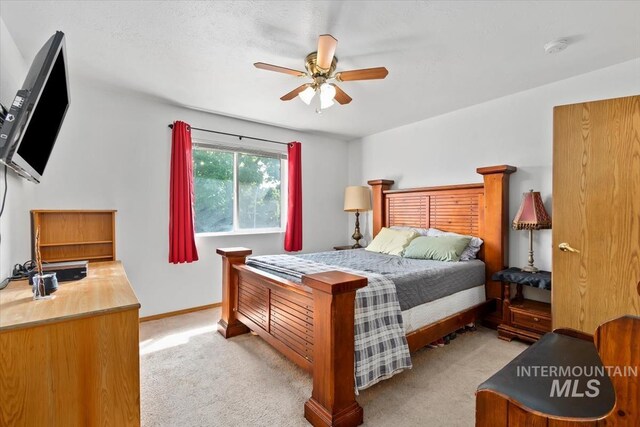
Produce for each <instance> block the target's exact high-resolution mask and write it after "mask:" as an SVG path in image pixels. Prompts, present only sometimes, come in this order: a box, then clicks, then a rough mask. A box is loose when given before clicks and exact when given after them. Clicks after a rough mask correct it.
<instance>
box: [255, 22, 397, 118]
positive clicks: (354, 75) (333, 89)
mask: <svg viewBox="0 0 640 427" xmlns="http://www.w3.org/2000/svg"><path fill="white" fill-rule="evenodd" d="M337 45H338V40H336V39H335V38H334V37H333V36H332V35H331V34H323V35H321V36H320V37H318V50H317V51H316V52H311V53H310V54H309V55H307V58H306V59H305V68H306V70H307V71H298V70H292V69H291V68H286V67H279V66H277V65H271V64H265V63H264V62H256V63H255V64H253V65H254V66H255V67H256V68H260V69H261V70H267V71H276V72H278V73H285V74H289V75H292V76H296V77H308V78H310V79H312V82H309V83H304V84H302V85H300V86H298V87H297V88H295V89H294V90H292V91H291V92H289V93H287V94H286V95H284V96H282V97H281V98H280V99H281V100H283V101H290V100H292V99H293V98H295V97H296V96H297V97H299V98H300V99H301V100H302V101H303V102H304V103H305V104H307V105H310V104H311V101H312V100H313V98H314V97H315V95H316V93H318V94H319V98H320V106H319V108H318V109H316V112H318V113H320V112H321V111H322V110H324V109H325V108H329V107H331V106H332V105H333V104H334V102H333V101H334V100H335V101H338V103H340V104H348V103H350V102H351V100H352V99H351V97H350V96H349V95H347V94H346V93H345V92H344V91H343V90H342V89H340V87H338V85H336V84H335V83H328V82H329V81H331V80H336V81H339V82H349V81H354V80H374V79H384V78H385V77H387V74H389V71H387V69H386V68H385V67H377V68H365V69H361V70H350V71H340V72H337V73H336V72H335V71H336V65H337V64H338V58H336V57H335V52H336V46H337Z"/></svg>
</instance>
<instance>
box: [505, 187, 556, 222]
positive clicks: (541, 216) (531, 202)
mask: <svg viewBox="0 0 640 427" xmlns="http://www.w3.org/2000/svg"><path fill="white" fill-rule="evenodd" d="M512 226H513V229H514V230H540V229H543V228H551V217H550V216H549V214H548V213H547V211H546V209H545V208H544V204H543V203H542V197H540V192H539V191H533V190H530V191H529V192H528V193H523V194H522V203H521V204H520V209H519V210H518V213H517V214H516V217H515V218H514V219H513V223H512Z"/></svg>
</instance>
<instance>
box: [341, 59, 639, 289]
mask: <svg viewBox="0 0 640 427" xmlns="http://www.w3.org/2000/svg"><path fill="white" fill-rule="evenodd" d="M638 94H640V59H636V60H634V61H630V62H626V63H623V64H619V65H615V66H612V67H609V68H605V69H602V70H598V71H595V72H591V73H588V74H584V75H581V76H577V77H573V78H570V79H567V80H562V81H559V82H556V83H553V84H549V85H545V86H542V87H538V88H535V89H531V90H528V91H525V92H520V93H517V94H514V95H511V96H507V97H503V98H499V99H496V100H493V101H490V102H486V103H483V104H479V105H475V106H472V107H469V108H465V109H462V110H459V111H455V112H452V113H449V114H445V115H442V116H438V117H434V118H431V119H427V120H423V121H420V122H417V123H412V124H409V125H406V126H402V127H399V128H395V129H392V130H389V131H386V132H381V133H378V134H374V135H371V136H367V137H365V138H362V139H359V140H356V141H353V142H350V143H349V165H350V169H349V185H357V184H366V181H367V180H370V179H377V178H387V179H393V180H395V181H396V183H395V188H409V187H420V186H431V185H444V184H463V183H470V182H481V180H482V178H481V176H480V175H477V174H476V172H475V170H476V168H477V167H479V166H490V165H498V164H510V165H513V166H517V167H518V172H516V173H515V174H513V175H511V191H510V209H509V217H510V218H513V216H514V215H515V214H516V212H517V209H518V207H519V205H520V200H521V197H522V196H521V194H522V193H523V192H525V191H528V190H529V189H531V188H532V189H534V190H537V191H540V192H541V193H542V197H543V200H545V206H546V208H547V210H548V211H549V213H551V203H552V200H551V184H552V183H551V166H552V144H553V128H552V126H553V107H554V106H556V105H563V104H573V103H577V102H582V101H590V100H597V99H606V98H616V97H622V96H628V95H638ZM368 216H369V218H368V220H369V221H367V226H366V231H367V233H368V234H367V238H368V239H370V238H371V236H370V230H371V225H370V220H371V218H370V217H371V215H368ZM348 230H349V231H350V232H352V230H353V225H352V223H351V222H350V224H349V228H348ZM534 236H535V239H534V251H535V258H536V265H537V266H538V267H539V268H542V269H545V270H550V269H551V230H541V231H538V232H535V234H534ZM509 245H510V250H509V260H510V264H511V265H513V266H520V265H525V264H526V262H527V254H528V233H526V232H524V231H510V237H509ZM543 295H544V294H540V293H535V295H534V294H532V295H530V296H531V297H533V298H536V297H543Z"/></svg>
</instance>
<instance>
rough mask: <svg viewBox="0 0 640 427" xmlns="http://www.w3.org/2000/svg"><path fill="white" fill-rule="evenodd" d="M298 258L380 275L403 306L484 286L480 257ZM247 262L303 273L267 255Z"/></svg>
mask: <svg viewBox="0 0 640 427" xmlns="http://www.w3.org/2000/svg"><path fill="white" fill-rule="evenodd" d="M293 256H294V257H296V258H300V259H304V260H307V261H312V262H315V263H320V264H324V265H328V266H333V267H335V268H336V270H340V269H341V268H347V269H351V270H358V271H362V272H367V273H375V274H380V275H382V276H384V277H386V278H388V279H390V280H391V281H392V282H393V283H394V284H395V286H396V292H397V295H398V300H399V302H400V309H401V310H402V311H406V310H409V309H411V308H413V307H417V306H419V305H422V304H425V303H429V302H432V301H436V300H439V299H441V298H444V297H446V296H449V295H453V294H456V293H458V292H461V291H464V290H467V289H471V288H475V287H478V286H481V285H484V282H485V265H484V263H483V262H482V261H480V260H472V261H460V262H444V261H433V260H418V259H409V258H403V257H400V256H396V255H386V254H379V253H376V252H369V251H366V250H364V249H356V250H345V251H329V252H318V253H312V254H302V255H293ZM247 265H250V266H253V267H256V268H259V269H263V270H266V271H269V272H270V273H273V274H276V275H278V276H280V277H283V278H285V279H288V280H291V281H294V282H297V283H299V282H300V275H292V274H290V272H289V274H287V271H286V269H281V268H276V267H275V266H272V265H269V261H268V257H260V256H256V257H249V258H248V259H247Z"/></svg>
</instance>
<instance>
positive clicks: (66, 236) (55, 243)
mask: <svg viewBox="0 0 640 427" xmlns="http://www.w3.org/2000/svg"><path fill="white" fill-rule="evenodd" d="M31 227H32V229H31V238H32V243H34V242H35V234H36V230H37V229H38V227H39V228H40V254H41V256H42V261H43V262H63V261H80V260H87V261H115V259H116V211H115V210H34V211H31ZM31 247H32V248H34V245H33V244H32V245H31ZM32 257H33V259H35V253H34V254H32Z"/></svg>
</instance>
